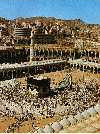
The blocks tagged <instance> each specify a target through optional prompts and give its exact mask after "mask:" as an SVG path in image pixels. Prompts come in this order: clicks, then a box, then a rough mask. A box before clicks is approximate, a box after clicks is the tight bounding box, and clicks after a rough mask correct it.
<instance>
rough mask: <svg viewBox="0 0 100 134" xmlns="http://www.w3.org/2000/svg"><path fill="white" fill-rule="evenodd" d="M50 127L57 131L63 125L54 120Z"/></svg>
mask: <svg viewBox="0 0 100 134" xmlns="http://www.w3.org/2000/svg"><path fill="white" fill-rule="evenodd" d="M52 128H53V129H54V131H55V132H56V133H57V132H59V131H60V130H61V129H62V128H63V126H62V125H61V124H60V123H59V122H54V123H53V124H52Z"/></svg>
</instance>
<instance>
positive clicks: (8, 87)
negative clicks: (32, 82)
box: [0, 79, 100, 121]
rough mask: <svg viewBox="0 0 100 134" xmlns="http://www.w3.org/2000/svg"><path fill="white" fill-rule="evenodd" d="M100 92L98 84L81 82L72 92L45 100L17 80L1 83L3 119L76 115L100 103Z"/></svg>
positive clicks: (64, 92)
mask: <svg viewBox="0 0 100 134" xmlns="http://www.w3.org/2000/svg"><path fill="white" fill-rule="evenodd" d="M99 96H100V89H99V85H98V83H97V82H96V81H95V80H94V79H92V80H90V81H88V82H87V81H80V82H79V83H73V84H72V88H71V89H67V88H66V89H64V90H62V91H58V93H57V94H55V95H53V96H49V97H46V98H39V97H38V96H37V97H36V96H34V95H32V94H31V92H30V91H28V90H27V88H25V87H23V88H22V87H20V84H19V82H18V81H16V80H15V79H12V80H6V81H1V82H0V114H1V116H5V115H6V116H9V117H11V116H12V117H16V118H17V117H20V118H18V120H19V121H23V120H24V119H29V118H31V119H34V118H35V116H36V117H37V116H39V117H43V118H44V117H48V116H49V117H53V116H54V115H55V114H57V115H61V116H62V115H63V116H64V115H66V117H68V116H69V115H76V114H77V113H79V112H80V113H81V112H83V111H84V110H87V109H88V108H90V107H92V106H95V105H96V104H97V103H100V99H99Z"/></svg>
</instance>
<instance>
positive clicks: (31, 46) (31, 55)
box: [30, 30, 34, 62]
mask: <svg viewBox="0 0 100 134" xmlns="http://www.w3.org/2000/svg"><path fill="white" fill-rule="evenodd" d="M33 37H34V34H33V30H32V31H31V44H30V62H32V59H33V45H34V39H33Z"/></svg>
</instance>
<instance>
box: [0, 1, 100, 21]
mask: <svg viewBox="0 0 100 134" xmlns="http://www.w3.org/2000/svg"><path fill="white" fill-rule="evenodd" d="M0 16H1V17H5V18H8V19H13V18H16V17H32V16H46V17H48V16H51V17H56V18H62V19H75V18H80V19H82V20H83V21H85V22H87V23H98V24H100V0H0Z"/></svg>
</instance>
